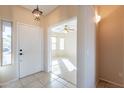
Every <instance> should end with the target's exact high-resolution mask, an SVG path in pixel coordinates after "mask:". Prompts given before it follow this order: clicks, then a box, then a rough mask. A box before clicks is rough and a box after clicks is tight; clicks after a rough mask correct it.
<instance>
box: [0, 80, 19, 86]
mask: <svg viewBox="0 0 124 93" xmlns="http://www.w3.org/2000/svg"><path fill="white" fill-rule="evenodd" d="M16 80H18V78H15V79H13V80H10V81H8V82H5V83H0V86H4V85H6V84H9V83H11V82H14V81H16Z"/></svg>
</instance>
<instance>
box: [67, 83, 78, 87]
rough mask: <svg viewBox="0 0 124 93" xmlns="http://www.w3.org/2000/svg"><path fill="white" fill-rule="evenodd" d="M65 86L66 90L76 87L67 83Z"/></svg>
mask: <svg viewBox="0 0 124 93" xmlns="http://www.w3.org/2000/svg"><path fill="white" fill-rule="evenodd" d="M66 86H67V87H68V88H76V85H73V84H71V83H67V84H66Z"/></svg>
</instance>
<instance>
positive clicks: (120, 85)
mask: <svg viewBox="0 0 124 93" xmlns="http://www.w3.org/2000/svg"><path fill="white" fill-rule="evenodd" d="M99 80H102V81H105V82H108V83H110V84H113V85H116V86H119V87H124V85H122V84H119V83H115V82H113V81H110V80H107V79H104V78H101V77H100V78H99Z"/></svg>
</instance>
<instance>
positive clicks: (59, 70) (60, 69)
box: [52, 58, 77, 85]
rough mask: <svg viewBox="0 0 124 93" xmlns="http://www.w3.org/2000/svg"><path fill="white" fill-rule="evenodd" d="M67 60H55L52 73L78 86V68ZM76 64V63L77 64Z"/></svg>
mask: <svg viewBox="0 0 124 93" xmlns="http://www.w3.org/2000/svg"><path fill="white" fill-rule="evenodd" d="M72 63H73V64H74V63H75V62H71V61H70V60H69V59H67V58H54V59H53V60H52V73H54V74H55V75H57V76H59V77H61V78H63V79H64V80H66V81H68V82H71V83H73V84H75V85H76V76H77V75H76V72H77V71H76V67H75V65H73V64H72ZM75 64H76V63H75Z"/></svg>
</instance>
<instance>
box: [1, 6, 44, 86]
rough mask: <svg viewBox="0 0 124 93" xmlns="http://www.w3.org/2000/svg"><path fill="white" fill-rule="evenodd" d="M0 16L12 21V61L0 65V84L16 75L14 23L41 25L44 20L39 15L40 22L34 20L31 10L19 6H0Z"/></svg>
mask: <svg viewBox="0 0 124 93" xmlns="http://www.w3.org/2000/svg"><path fill="white" fill-rule="evenodd" d="M0 18H2V19H5V20H11V21H13V27H14V29H13V32H14V34H13V54H12V55H13V59H12V60H13V61H12V65H8V66H3V67H0V84H3V83H6V82H8V81H10V80H14V79H16V78H17V76H18V73H17V72H18V68H17V59H16V58H17V57H16V56H15V55H16V47H17V46H16V42H17V41H16V40H17V38H16V23H17V22H21V23H25V24H29V25H36V26H40V27H41V28H42V27H43V24H44V20H43V17H41V22H37V21H34V17H33V15H32V13H31V11H29V10H27V9H25V8H22V7H20V6H0Z"/></svg>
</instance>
